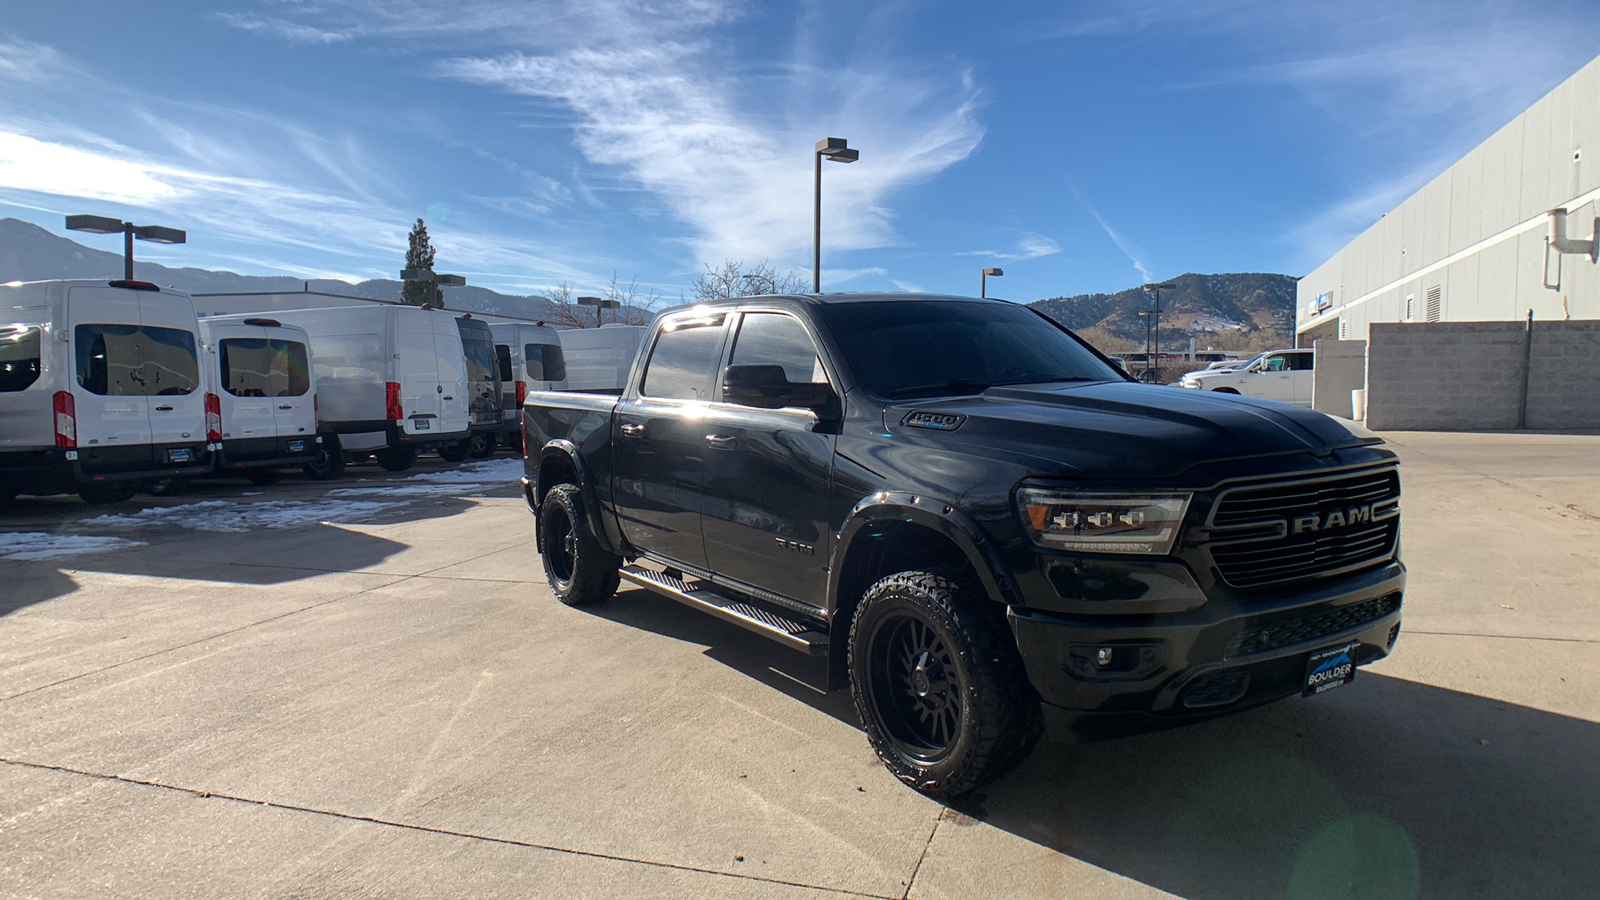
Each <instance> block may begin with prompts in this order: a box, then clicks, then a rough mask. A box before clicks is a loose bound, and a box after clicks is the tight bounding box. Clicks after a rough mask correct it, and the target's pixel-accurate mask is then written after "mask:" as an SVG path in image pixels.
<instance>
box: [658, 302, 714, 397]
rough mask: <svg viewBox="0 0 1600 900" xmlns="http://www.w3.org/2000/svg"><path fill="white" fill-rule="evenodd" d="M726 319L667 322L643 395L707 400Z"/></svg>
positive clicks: (711, 318)
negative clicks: (723, 321) (723, 323)
mask: <svg viewBox="0 0 1600 900" xmlns="http://www.w3.org/2000/svg"><path fill="white" fill-rule="evenodd" d="M722 320H723V317H722V316H720V315H718V316H713V317H709V318H708V317H697V318H688V319H679V320H677V321H676V322H669V323H667V324H666V325H665V326H664V327H663V329H662V331H661V336H660V337H658V338H656V345H655V348H654V349H653V350H651V352H650V363H649V366H648V367H647V368H646V369H645V372H644V384H643V386H642V387H641V389H640V393H642V394H644V395H645V396H646V397H660V398H663V399H668V400H706V399H708V398H709V393H710V387H711V369H712V367H713V366H715V365H716V361H717V351H719V350H720V349H722Z"/></svg>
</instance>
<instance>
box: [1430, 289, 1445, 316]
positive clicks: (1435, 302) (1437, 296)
mask: <svg viewBox="0 0 1600 900" xmlns="http://www.w3.org/2000/svg"><path fill="white" fill-rule="evenodd" d="M1443 312H1444V289H1443V288H1441V287H1439V286H1438V285H1437V284H1436V285H1434V286H1433V287H1431V288H1428V321H1429V322H1437V321H1439V319H1440V318H1441V317H1442V315H1443Z"/></svg>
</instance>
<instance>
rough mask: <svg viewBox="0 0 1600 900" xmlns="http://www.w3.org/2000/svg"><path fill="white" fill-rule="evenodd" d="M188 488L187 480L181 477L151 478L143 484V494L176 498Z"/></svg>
mask: <svg viewBox="0 0 1600 900" xmlns="http://www.w3.org/2000/svg"><path fill="white" fill-rule="evenodd" d="M188 487H189V479H187V478H184V477H182V476H171V477H167V478H152V479H150V480H149V481H147V482H145V488H144V492H145V493H147V494H149V495H150V496H152V497H177V496H179V495H181V494H182V493H183V492H184V491H185V490H186V489H187V488H188Z"/></svg>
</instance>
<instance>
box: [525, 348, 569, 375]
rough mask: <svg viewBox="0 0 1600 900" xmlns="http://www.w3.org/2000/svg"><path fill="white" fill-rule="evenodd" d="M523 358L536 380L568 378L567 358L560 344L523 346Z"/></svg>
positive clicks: (530, 373)
mask: <svg viewBox="0 0 1600 900" xmlns="http://www.w3.org/2000/svg"><path fill="white" fill-rule="evenodd" d="M522 358H523V359H524V360H525V361H526V362H527V366H528V377H529V378H531V379H533V380H534V381H566V380H567V358H566V355H565V354H564V353H563V351H562V349H561V346H560V345H559V344H528V345H527V346H526V347H523V348H522Z"/></svg>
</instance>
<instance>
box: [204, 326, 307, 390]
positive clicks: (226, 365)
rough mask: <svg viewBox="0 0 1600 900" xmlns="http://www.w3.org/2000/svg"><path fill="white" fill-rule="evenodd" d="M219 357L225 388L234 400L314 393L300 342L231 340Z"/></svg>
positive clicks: (223, 387)
mask: <svg viewBox="0 0 1600 900" xmlns="http://www.w3.org/2000/svg"><path fill="white" fill-rule="evenodd" d="M217 355H218V361H219V362H220V363H221V368H222V389H223V390H225V391H227V392H228V393H230V394H232V395H233V396H235V397H303V396H305V394H306V393H307V392H309V391H310V390H311V373H310V371H309V368H310V367H309V366H308V365H307V356H306V345H305V344H302V343H300V342H299V341H285V340H277V339H265V338H228V339H226V340H224V341H222V346H221V348H220V350H219V351H218V354H217Z"/></svg>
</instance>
